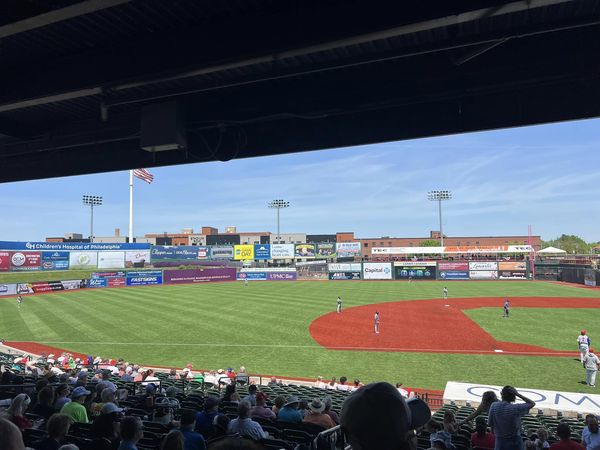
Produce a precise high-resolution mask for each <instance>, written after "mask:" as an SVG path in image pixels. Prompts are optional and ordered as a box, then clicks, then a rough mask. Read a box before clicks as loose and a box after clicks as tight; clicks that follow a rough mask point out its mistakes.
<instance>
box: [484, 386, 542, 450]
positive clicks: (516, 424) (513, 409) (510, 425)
mask: <svg viewBox="0 0 600 450" xmlns="http://www.w3.org/2000/svg"><path fill="white" fill-rule="evenodd" d="M500 395H501V398H502V401H500V402H494V403H492V405H491V406H490V411H489V413H488V425H489V426H490V428H491V429H492V432H493V433H494V434H495V435H496V447H495V450H524V447H523V439H522V438H521V418H522V417H523V416H524V415H525V414H527V413H528V412H529V410H530V409H531V408H533V407H534V406H535V402H534V401H533V400H531V399H529V398H527V397H525V396H524V395H521V394H519V392H517V390H516V389H515V388H514V387H512V386H504V387H503V388H502V391H501V392H500ZM517 397H518V398H520V399H521V400H523V401H524V402H525V403H515V400H516V399H517Z"/></svg>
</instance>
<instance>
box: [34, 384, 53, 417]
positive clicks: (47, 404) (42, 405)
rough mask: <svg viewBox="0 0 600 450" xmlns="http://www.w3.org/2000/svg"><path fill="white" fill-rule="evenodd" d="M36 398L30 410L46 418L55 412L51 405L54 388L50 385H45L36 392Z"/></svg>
mask: <svg viewBox="0 0 600 450" xmlns="http://www.w3.org/2000/svg"><path fill="white" fill-rule="evenodd" d="M37 398H38V401H37V403H36V405H35V406H34V407H33V409H32V410H31V412H32V413H34V414H37V415H38V416H41V417H43V418H44V419H45V420H48V419H49V418H50V416H51V415H52V414H54V413H55V412H56V411H55V410H54V406H53V403H54V388H53V387H52V386H46V387H45V388H43V389H42V390H41V391H40V392H38V395H37Z"/></svg>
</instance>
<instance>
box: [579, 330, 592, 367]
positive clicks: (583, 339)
mask: <svg viewBox="0 0 600 450" xmlns="http://www.w3.org/2000/svg"><path fill="white" fill-rule="evenodd" d="M591 343H592V342H591V340H590V338H589V336H588V335H587V331H585V330H581V334H580V335H579V336H577V344H579V356H580V361H581V363H582V364H583V360H584V358H585V357H586V355H587V354H588V352H589V351H590V344H591Z"/></svg>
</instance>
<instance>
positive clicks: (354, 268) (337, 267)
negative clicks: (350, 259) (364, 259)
mask: <svg viewBox="0 0 600 450" xmlns="http://www.w3.org/2000/svg"><path fill="white" fill-rule="evenodd" d="M327 270H329V271H330V272H360V271H361V270H362V264H361V263H329V264H328V266H327Z"/></svg>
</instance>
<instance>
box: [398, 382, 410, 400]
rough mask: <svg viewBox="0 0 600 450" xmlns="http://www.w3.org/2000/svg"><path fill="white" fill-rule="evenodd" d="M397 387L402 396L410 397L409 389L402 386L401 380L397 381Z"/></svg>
mask: <svg viewBox="0 0 600 450" xmlns="http://www.w3.org/2000/svg"><path fill="white" fill-rule="evenodd" d="M396 389H398V392H400V395H401V396H402V397H404V398H408V395H409V393H408V391H407V390H406V389H404V388H403V387H402V383H400V382H398V383H396Z"/></svg>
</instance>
